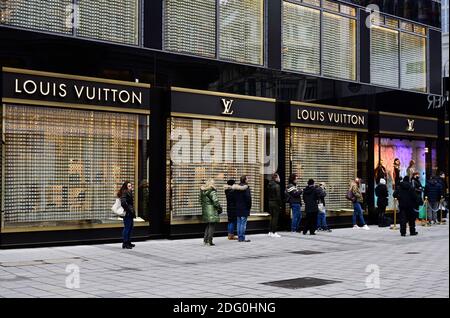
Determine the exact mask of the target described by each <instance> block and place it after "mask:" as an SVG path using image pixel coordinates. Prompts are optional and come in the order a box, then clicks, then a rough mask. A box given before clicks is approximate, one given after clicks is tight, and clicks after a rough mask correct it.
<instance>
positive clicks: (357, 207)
mask: <svg viewBox="0 0 450 318" xmlns="http://www.w3.org/2000/svg"><path fill="white" fill-rule="evenodd" d="M353 209H354V212H353V226H355V225H358V224H357V223H356V218H357V217H359V221H360V222H361V225H362V226H364V225H366V222H365V221H364V215H363V210H362V207H361V203H359V202H355V203H353Z"/></svg>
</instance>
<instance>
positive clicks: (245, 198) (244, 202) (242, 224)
mask: <svg viewBox="0 0 450 318" xmlns="http://www.w3.org/2000/svg"><path fill="white" fill-rule="evenodd" d="M239 186H240V187H242V190H241V191H236V192H235V198H236V216H237V230H238V240H239V242H250V240H246V239H245V231H246V230H247V218H248V217H249V216H250V210H251V208H252V195H251V192H250V187H249V186H248V177H247V176H242V177H241V183H240V185H239ZM244 189H245V190H244Z"/></svg>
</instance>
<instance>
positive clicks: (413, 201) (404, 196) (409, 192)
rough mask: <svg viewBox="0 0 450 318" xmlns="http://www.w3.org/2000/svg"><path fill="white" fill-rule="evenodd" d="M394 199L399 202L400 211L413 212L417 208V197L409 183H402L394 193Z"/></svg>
mask: <svg viewBox="0 0 450 318" xmlns="http://www.w3.org/2000/svg"><path fill="white" fill-rule="evenodd" d="M394 198H396V199H397V200H398V203H399V207H400V209H404V210H411V209H414V208H415V207H416V206H417V196H416V193H415V192H414V188H413V187H412V185H411V183H409V182H404V181H402V182H400V184H399V185H398V188H397V189H396V190H395V192H394Z"/></svg>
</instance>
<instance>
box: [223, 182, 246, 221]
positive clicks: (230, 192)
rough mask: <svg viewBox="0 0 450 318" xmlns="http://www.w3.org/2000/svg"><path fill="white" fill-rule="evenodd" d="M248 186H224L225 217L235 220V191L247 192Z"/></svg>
mask: <svg viewBox="0 0 450 318" xmlns="http://www.w3.org/2000/svg"><path fill="white" fill-rule="evenodd" d="M247 188H248V186H240V185H238V184H234V185H232V186H230V185H225V186H224V189H225V196H226V198H227V215H228V217H229V218H235V217H236V212H237V208H236V192H237V191H245V190H247Z"/></svg>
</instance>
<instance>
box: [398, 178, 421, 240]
mask: <svg viewBox="0 0 450 318" xmlns="http://www.w3.org/2000/svg"><path fill="white" fill-rule="evenodd" d="M394 198H396V199H397V200H398V202H399V208H400V234H401V235H402V236H406V223H408V224H409V233H410V235H417V232H416V213H415V212H414V208H415V206H416V204H417V196H416V194H415V193H414V188H413V187H412V185H411V183H410V182H409V177H408V176H406V177H404V178H403V181H402V182H400V185H399V186H398V188H397V190H395V192H394Z"/></svg>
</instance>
